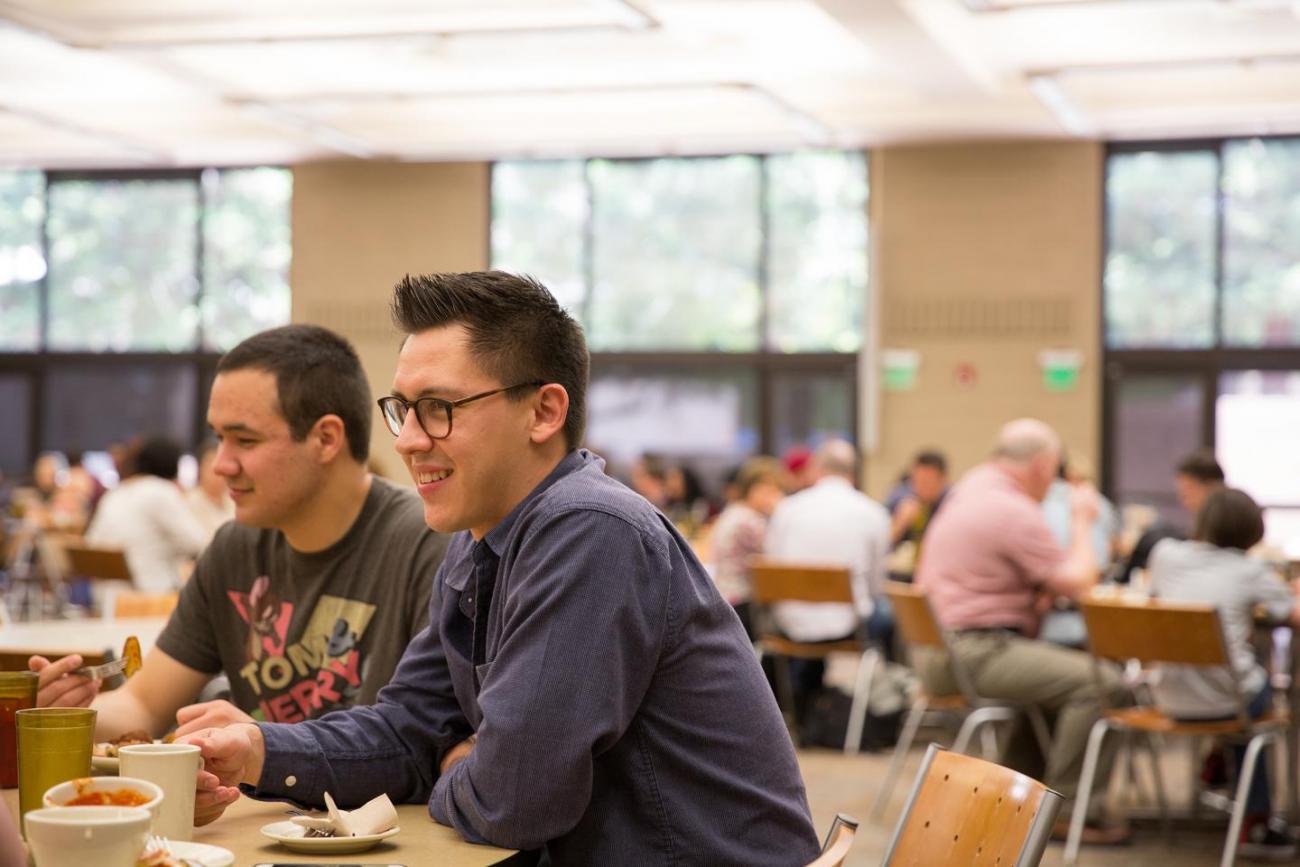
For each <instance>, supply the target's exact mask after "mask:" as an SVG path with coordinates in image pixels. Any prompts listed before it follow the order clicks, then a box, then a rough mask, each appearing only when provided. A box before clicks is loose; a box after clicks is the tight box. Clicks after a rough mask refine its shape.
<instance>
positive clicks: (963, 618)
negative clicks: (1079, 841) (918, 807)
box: [916, 419, 1128, 843]
mask: <svg viewBox="0 0 1300 867" xmlns="http://www.w3.org/2000/svg"><path fill="white" fill-rule="evenodd" d="M1060 459H1061V444H1060V440H1059V439H1058V437H1057V436H1056V434H1055V432H1053V430H1052V429H1051V428H1050V427H1048V426H1047V425H1046V424H1044V423H1043V422H1041V421H1038V420H1036V419H1019V420H1016V421H1013V422H1010V423H1008V424H1007V425H1006V426H1004V427H1003V428H1002V430H1001V431H1000V432H999V434H998V439H997V443H996V444H995V446H994V450H993V454H992V456H991V457H990V458H989V460H988V461H986V462H985V463H983V464H980V465H979V466H977V467H975V468H974V469H973V470H971V471H970V472H968V473H967V474H966V475H965V476H963V477H962V479H961V481H960V482H958V484H957V485H956V486H955V487H954V488H953V489H952V492H951V493H950V494H949V495H948V497H947V499H946V500H945V501H944V506H943V510H942V511H940V512H939V513H938V514H937V515H936V516H935V518H934V520H933V522H932V523H931V525H930V527H929V529H928V531H927V532H926V536H925V556H924V557H922V558H921V563H920V566H919V568H918V569H917V572H916V583H917V585H918V586H920V587H921V588H922V589H924V590H925V591H926V593H927V594H928V595H929V598H930V604H931V605H932V606H933V608H934V612H935V615H936V616H937V617H938V618H939V621H940V622H941V623H942V624H943V626H944V628H945V629H946V630H948V631H949V632H950V634H951V635H952V640H951V647H952V653H953V655H954V656H956V657H957V658H958V661H959V662H960V663H961V664H962V665H964V667H965V668H966V669H967V671H968V672H969V673H970V676H971V679H972V681H973V684H972V685H973V687H974V689H975V691H976V692H977V693H979V695H981V696H983V697H985V698H989V699H1002V700H1006V701H1012V702H1017V703H1019V704H1023V705H1036V706H1037V707H1038V708H1040V709H1041V710H1042V711H1043V713H1044V715H1045V716H1046V717H1047V720H1048V724H1049V726H1051V729H1052V732H1051V734H1052V742H1051V749H1050V751H1049V753H1048V755H1046V756H1044V757H1041V759H1040V758H1039V757H1038V755H1037V754H1038V749H1037V745H1036V743H1035V742H1034V739H1033V737H1032V732H1031V731H1030V730H1029V729H1028V727H1026V726H1022V727H1021V729H1020V730H1019V731H1017V732H1016V733H1014V735H1013V737H1012V741H1011V743H1010V744H1009V745H1008V755H1007V756H1005V757H1004V758H1005V760H1006V762H1007V763H1008V764H1010V765H1011V766H1012V767H1016V768H1017V769H1019V770H1022V771H1024V772H1026V773H1030V774H1032V775H1033V776H1039V777H1041V779H1042V780H1043V782H1045V783H1046V784H1047V785H1048V786H1050V787H1051V788H1053V789H1055V790H1056V791H1058V792H1060V793H1061V794H1062V795H1064V796H1065V798H1066V799H1067V801H1068V800H1072V799H1073V797H1074V794H1075V789H1076V788H1077V786H1078V782H1079V774H1080V771H1081V770H1082V766H1083V755H1084V750H1085V748H1086V746H1087V741H1088V732H1089V731H1090V730H1091V728H1092V725H1093V723H1094V722H1096V720H1097V719H1098V717H1099V716H1100V714H1101V705H1100V702H1099V696H1098V689H1099V687H1098V680H1097V678H1096V677H1095V676H1094V672H1093V665H1092V660H1091V658H1090V657H1089V655H1088V654H1087V653H1084V652H1082V651H1078V650H1071V649H1068V648H1064V647H1060V646H1057V645H1054V644H1050V643H1048V642H1046V641H1040V640H1038V639H1037V638H1036V636H1037V634H1038V626H1039V620H1040V618H1041V616H1042V614H1043V612H1044V611H1045V610H1046V609H1047V608H1048V607H1050V605H1051V604H1052V601H1053V600H1054V598H1055V597H1057V596H1065V597H1069V598H1076V597H1078V596H1079V595H1081V594H1083V593H1085V592H1087V591H1088V590H1089V589H1091V588H1092V586H1093V585H1094V584H1096V582H1097V577H1098V564H1097V561H1096V555H1095V553H1094V551H1093V548H1092V545H1091V544H1090V540H1091V534H1090V528H1091V525H1092V522H1093V520H1094V519H1095V518H1096V516H1097V509H1098V496H1097V491H1096V489H1095V488H1093V487H1092V486H1091V485H1090V484H1078V485H1075V487H1074V491H1073V493H1072V501H1071V522H1072V524H1073V532H1072V533H1071V534H1070V539H1071V540H1072V541H1071V544H1070V547H1069V549H1063V548H1062V547H1061V546H1060V544H1059V543H1058V542H1057V541H1056V539H1055V537H1054V536H1053V535H1052V531H1051V529H1050V528H1049V526H1048V524H1047V520H1046V518H1045V517H1044V513H1043V509H1042V507H1041V504H1042V500H1043V497H1044V496H1045V495H1046V493H1047V489H1048V487H1049V486H1050V485H1051V483H1052V479H1053V478H1054V477H1055V476H1056V471H1057V467H1058V466H1059V465H1060ZM916 663H917V672H918V674H919V675H920V677H921V679H922V681H923V682H924V683H925V685H926V688H927V689H929V690H932V691H934V692H935V694H937V695H949V694H952V693H955V692H957V691H958V687H957V684H956V682H955V680H954V678H953V676H952V670H951V666H950V665H949V661H948V659H947V658H946V657H945V656H944V655H943V654H928V655H927V654H922V655H920V656H919V657H918V658H917V660H916ZM1102 679H1103V684H1102V686H1101V688H1102V689H1104V690H1105V691H1106V692H1107V693H1108V696H1107V699H1108V701H1109V702H1110V703H1112V704H1122V703H1124V701H1125V698H1124V696H1125V691H1124V689H1123V688H1122V686H1121V684H1120V680H1119V676H1118V672H1114V671H1110V670H1103V671H1102ZM1112 742H1114V741H1113V740H1112ZM1110 759H1111V755H1110V754H1103V761H1102V765H1101V767H1100V768H1099V774H1100V776H1099V778H1098V790H1099V791H1104V790H1105V781H1106V779H1107V776H1106V774H1107V773H1108V771H1109V766H1110ZM1040 761H1045V763H1046V767H1045V769H1042V765H1041V764H1040V763H1039V762H1040ZM1040 769H1041V772H1040ZM1094 803H1096V801H1094ZM1069 813H1070V811H1069V809H1068V808H1067V809H1064V810H1062V813H1061V815H1063V816H1068V815H1069ZM1062 824H1065V823H1062ZM1063 832H1064V828H1063V827H1062V828H1061V829H1060V833H1062V834H1063ZM1127 836H1128V831H1127V829H1126V828H1123V827H1119V826H1115V825H1111V826H1105V825H1104V824H1103V823H1102V822H1101V821H1100V820H1093V821H1091V822H1090V824H1089V827H1088V829H1087V830H1086V831H1085V834H1084V842H1088V843H1115V842H1121V841H1122V840H1123V839H1125V838H1126V837H1127Z"/></svg>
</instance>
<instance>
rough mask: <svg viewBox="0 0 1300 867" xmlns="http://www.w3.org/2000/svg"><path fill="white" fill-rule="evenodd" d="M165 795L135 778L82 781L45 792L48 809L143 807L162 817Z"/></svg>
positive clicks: (71, 781) (68, 783) (89, 779)
mask: <svg viewBox="0 0 1300 867" xmlns="http://www.w3.org/2000/svg"><path fill="white" fill-rule="evenodd" d="M162 799H163V791H162V789H160V788H159V787H158V786H156V785H154V784H153V783H151V782H149V781H148V780H138V779H136V778H135V777H81V778H79V779H76V780H68V781H67V782H66V783H59V784H58V785H57V786H53V787H51V788H50V789H49V790H47V791H46V792H45V798H44V802H45V806H47V807H140V808H142V809H145V810H148V811H149V818H150V821H151V822H152V820H154V819H156V818H157V817H158V805H159V804H161V803H162Z"/></svg>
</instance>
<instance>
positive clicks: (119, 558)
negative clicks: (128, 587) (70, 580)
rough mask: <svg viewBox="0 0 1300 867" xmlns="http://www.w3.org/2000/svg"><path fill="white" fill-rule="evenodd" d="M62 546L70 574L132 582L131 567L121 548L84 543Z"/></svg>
mask: <svg viewBox="0 0 1300 867" xmlns="http://www.w3.org/2000/svg"><path fill="white" fill-rule="evenodd" d="M62 548H63V553H64V554H65V555H66V556H67V559H68V574H70V575H76V576H79V577H81V578H98V579H101V580H108V581H126V582H127V583H133V582H132V578H131V567H130V566H128V565H127V563H126V552H124V551H123V550H122V549H121V548H104V547H99V546H96V545H88V544H85V543H80V544H72V543H69V544H64V545H63V546H62Z"/></svg>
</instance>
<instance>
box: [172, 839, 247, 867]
mask: <svg viewBox="0 0 1300 867" xmlns="http://www.w3.org/2000/svg"><path fill="white" fill-rule="evenodd" d="M167 848H168V849H170V850H171V853H172V854H173V855H175V856H176V857H177V858H186V859H188V860H190V861H194V862H196V863H198V864H202V865H203V867H230V865H231V864H234V863H235V853H234V852H231V851H230V850H229V849H222V848H221V847H220V846H213V845H212V844H211V843H190V842H186V841H184V840H170V841H168V843H167Z"/></svg>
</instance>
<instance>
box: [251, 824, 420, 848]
mask: <svg viewBox="0 0 1300 867" xmlns="http://www.w3.org/2000/svg"><path fill="white" fill-rule="evenodd" d="M400 830H402V829H401V828H389V829H388V830H387V831H381V832H380V833H378V834H365V835H363V836H360V837H307V836H304V835H305V834H306V833H307V829H306V828H303V827H302V826H300V825H295V824H294V823H293V822H272V823H271V824H269V825H263V826H262V835H263V836H264V837H270V838H271V839H272V840H274V841H275V842H277V843H279V844H280V845H282V846H284V847H286V848H288V849H291V850H293V851H294V852H321V853H329V852H332V853H334V854H336V855H347V854H349V853H352V852H364V851H366V850H367V849H369V848H371V847H372V846H374V845H375V844H377V843H378V842H379V841H380V840H386V839H388V838H389V837H391V836H393V835H394V834H396V833H397V832H398V831H400Z"/></svg>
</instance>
